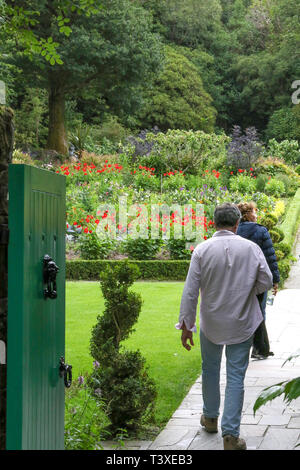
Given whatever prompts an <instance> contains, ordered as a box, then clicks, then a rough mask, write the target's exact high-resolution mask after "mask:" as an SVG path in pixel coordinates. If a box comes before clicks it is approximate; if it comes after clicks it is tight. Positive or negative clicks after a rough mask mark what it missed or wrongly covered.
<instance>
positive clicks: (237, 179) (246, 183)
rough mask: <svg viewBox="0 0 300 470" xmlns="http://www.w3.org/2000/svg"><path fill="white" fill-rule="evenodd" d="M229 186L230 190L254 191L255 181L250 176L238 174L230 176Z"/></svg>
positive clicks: (243, 192)
mask: <svg viewBox="0 0 300 470" xmlns="http://www.w3.org/2000/svg"><path fill="white" fill-rule="evenodd" d="M229 187H230V189H231V191H237V192H240V193H242V194H245V193H254V192H255V191H256V182H255V180H254V179H253V178H252V177H251V176H244V175H238V176H233V177H232V178H230V182H229Z"/></svg>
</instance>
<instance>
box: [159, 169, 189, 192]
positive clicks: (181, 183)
mask: <svg viewBox="0 0 300 470" xmlns="http://www.w3.org/2000/svg"><path fill="white" fill-rule="evenodd" d="M186 183H187V182H186V178H185V177H184V176H183V175H181V174H180V173H178V174H175V175H170V176H164V178H163V184H162V189H163V191H172V190H173V189H180V188H182V187H185V186H186Z"/></svg>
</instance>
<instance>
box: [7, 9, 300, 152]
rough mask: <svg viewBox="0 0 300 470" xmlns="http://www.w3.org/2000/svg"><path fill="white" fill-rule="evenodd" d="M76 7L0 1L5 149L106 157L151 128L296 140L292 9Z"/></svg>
mask: <svg viewBox="0 0 300 470" xmlns="http://www.w3.org/2000/svg"><path fill="white" fill-rule="evenodd" d="M75 3H76V2H72V1H70V0H66V1H61V0H54V1H46V0H30V1H23V0H20V1H18V2H14V1H6V2H4V1H3V0H0V6H1V12H2V13H1V15H0V19H1V23H0V24H1V29H0V35H1V45H0V54H1V55H0V67H1V68H0V80H2V81H4V82H5V84H6V96H7V104H8V105H9V106H10V107H12V108H13V109H14V111H15V121H16V148H19V149H22V150H25V151H29V150H32V149H40V148H48V149H52V150H56V151H57V152H59V153H60V154H65V155H66V154H68V152H69V150H70V146H71V148H72V144H74V145H75V146H76V142H77V144H78V141H80V139H81V140H84V141H85V148H86V147H87V148H88V149H90V151H93V150H94V147H93V146H94V145H95V144H97V145H98V149H99V148H100V149H102V152H104V153H110V152H113V151H115V147H114V146H116V145H117V143H118V142H119V141H121V140H122V139H124V138H125V137H126V136H128V135H130V134H134V133H136V134H137V133H139V132H140V131H141V130H142V129H152V128H154V126H157V127H158V128H159V129H160V130H161V131H166V130H167V129H182V130H185V129H194V130H203V131H205V132H207V133H213V132H214V133H217V134H220V133H222V132H225V133H226V134H227V135H230V134H231V132H232V129H233V126H234V125H239V126H240V127H241V128H242V129H246V128H247V127H252V126H254V127H255V128H256V129H257V130H258V132H259V135H260V139H261V140H262V141H264V142H266V141H268V140H269V139H271V138H275V139H276V140H278V141H282V140H285V139H295V140H298V141H300V105H295V104H293V102H292V94H293V93H295V91H296V92H297V90H293V89H292V84H293V82H295V81H296V80H300V56H299V55H300V47H299V45H300V3H299V0H210V1H207V0H99V1H91V0H80V1H78V2H77V6H76V5H75ZM78 5H79V6H78ZM298 88H300V87H298ZM89 145H90V147H89Z"/></svg>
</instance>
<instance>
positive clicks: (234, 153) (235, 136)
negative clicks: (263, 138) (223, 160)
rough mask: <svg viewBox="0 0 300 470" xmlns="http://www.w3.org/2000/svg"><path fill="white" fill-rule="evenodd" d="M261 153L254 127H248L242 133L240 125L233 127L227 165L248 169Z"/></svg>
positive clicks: (260, 145)
mask: <svg viewBox="0 0 300 470" xmlns="http://www.w3.org/2000/svg"><path fill="white" fill-rule="evenodd" d="M261 153H262V144H261V143H260V142H259V138H258V133H257V130H256V129H255V127H248V128H247V129H246V130H245V134H244V135H243V134H242V129H241V127H240V126H234V127H233V132H232V135H231V142H230V144H229V146H228V152H227V162H228V165H229V166H232V167H234V168H243V169H247V170H249V169H250V168H251V166H253V165H254V163H255V162H256V161H257V159H258V157H259V156H260V154H261Z"/></svg>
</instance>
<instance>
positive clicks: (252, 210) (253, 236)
mask: <svg viewBox="0 0 300 470" xmlns="http://www.w3.org/2000/svg"><path fill="white" fill-rule="evenodd" d="M238 208H239V210H240V212H241V215H242V219H241V221H240V224H239V226H238V230H237V234H238V235H240V236H241V237H243V238H246V239H247V240H251V241H252V242H254V243H256V244H257V245H258V246H259V247H260V248H261V249H262V252H263V254H264V255H265V258H266V260H267V263H268V266H269V268H270V270H271V273H272V275H273V294H274V295H276V294H277V290H278V283H279V281H280V274H279V269H278V265H277V259H276V254H275V250H274V247H273V243H272V240H271V237H270V234H269V231H268V229H267V228H266V227H264V226H263V225H260V224H258V223H257V213H256V210H257V209H256V204H255V203H254V202H245V203H240V204H238ZM267 297H268V291H266V292H264V293H263V295H262V296H261V300H260V306H261V309H262V312H263V317H264V320H265V319H266V305H267ZM251 357H254V358H258V359H265V358H266V357H267V356H262V355H259V354H257V352H256V350H255V349H254V348H253V351H252V356H251Z"/></svg>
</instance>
